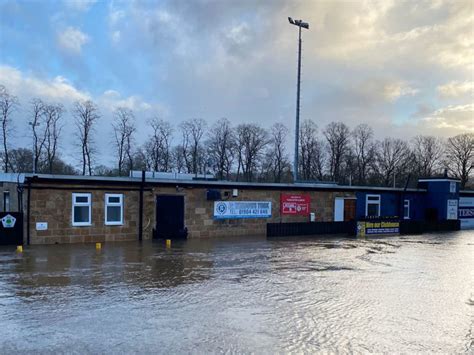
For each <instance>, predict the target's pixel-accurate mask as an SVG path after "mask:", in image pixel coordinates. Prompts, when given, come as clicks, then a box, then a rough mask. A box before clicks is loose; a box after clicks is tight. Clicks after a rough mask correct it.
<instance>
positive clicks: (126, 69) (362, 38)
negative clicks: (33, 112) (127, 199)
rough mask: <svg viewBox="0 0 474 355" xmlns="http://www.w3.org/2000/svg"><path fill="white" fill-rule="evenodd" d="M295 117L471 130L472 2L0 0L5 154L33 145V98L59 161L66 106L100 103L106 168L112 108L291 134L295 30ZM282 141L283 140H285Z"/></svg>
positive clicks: (68, 125)
mask: <svg viewBox="0 0 474 355" xmlns="http://www.w3.org/2000/svg"><path fill="white" fill-rule="evenodd" d="M288 16H291V17H293V18H295V19H303V20H304V21H306V22H309V25H310V28H309V30H304V31H303V56H302V84H301V85H302V86H301V119H312V120H313V121H314V122H316V123H317V125H318V126H319V127H320V129H323V128H324V126H325V125H326V124H328V123H329V122H331V121H341V122H344V123H346V124H347V125H348V126H350V127H354V126H356V125H357V124H359V123H368V124H369V125H370V126H372V127H373V129H374V131H375V134H376V136H377V138H380V139H381V138H384V137H386V136H392V137H401V138H405V139H409V138H411V137H413V136H415V135H417V134H426V135H435V136H439V137H448V136H452V135H455V134H459V133H465V132H474V2H473V1H469V0H468V1H462V0H458V1H441V0H431V1H415V0H413V1H395V0H393V1H392V0H383V1H364V0H357V1H355V0H354V1H339V0H335V1H329V0H327V1H326V0H325V1H322V0H313V1H309V0H306V1H279V0H275V1H266V0H254V1H247V0H220V1H211V0H202V1H192V0H172V1H94V0H69V1H47V0H43V1H38V0H36V1H35V0H30V1H8V0H0V84H2V85H5V86H6V87H7V89H8V90H9V91H10V92H11V93H12V94H14V95H16V96H18V98H19V99H20V103H21V107H20V108H19V109H18V110H17V111H16V112H15V114H14V123H15V138H14V141H13V145H14V146H15V147H19V146H26V145H27V144H28V142H29V141H30V138H29V137H30V136H29V134H30V133H29V132H28V131H27V127H28V126H27V122H28V121H29V114H30V107H29V103H30V101H31V99H32V98H35V97H39V98H42V99H43V100H45V101H47V102H51V103H62V104H63V105H64V106H65V108H66V109H67V110H68V111H67V112H66V114H65V116H64V122H65V130H64V139H63V144H62V145H63V149H62V155H63V157H64V158H65V159H66V160H68V161H72V160H73V159H74V158H75V156H76V153H75V151H74V146H73V144H72V141H73V139H72V134H73V133H74V124H73V117H72V115H71V108H72V104H73V103H74V102H75V101H76V100H86V99H90V100H93V101H94V102H96V103H97V105H98V106H99V108H100V112H101V115H102V120H101V122H100V124H99V126H98V127H97V143H98V145H99V151H100V152H101V155H100V157H101V159H102V163H104V164H109V165H110V164H111V159H112V158H111V155H112V148H111V142H112V132H111V122H112V119H113V114H112V113H113V111H114V109H116V108H117V107H127V108H129V109H131V110H133V112H134V114H135V117H136V121H137V126H138V133H139V134H138V135H137V143H143V141H144V140H145V138H146V136H147V135H148V134H149V129H148V128H147V121H148V120H149V119H150V118H152V117H160V118H163V119H165V120H168V121H170V122H171V123H173V124H174V125H178V124H179V123H180V122H181V121H183V120H186V119H189V118H203V119H205V120H206V121H207V122H208V124H209V125H212V124H213V123H214V122H215V121H217V120H218V119H219V118H222V117H226V118H228V119H229V120H230V121H231V122H232V123H233V124H235V125H237V124H239V123H250V122H254V123H259V124H261V125H262V126H264V127H270V126H271V125H272V124H273V123H276V122H282V123H284V124H286V125H287V126H288V127H290V128H292V127H293V126H294V120H295V105H296V72H297V70H296V68H297V67H296V65H297V45H298V42H297V39H298V32H297V28H296V27H295V26H292V25H290V24H289V23H288V20H287V17H288ZM290 137H291V135H290Z"/></svg>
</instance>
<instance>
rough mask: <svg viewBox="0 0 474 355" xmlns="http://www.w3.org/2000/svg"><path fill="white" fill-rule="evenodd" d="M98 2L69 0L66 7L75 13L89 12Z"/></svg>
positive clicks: (93, 0) (94, 0) (65, 3)
mask: <svg viewBox="0 0 474 355" xmlns="http://www.w3.org/2000/svg"><path fill="white" fill-rule="evenodd" d="M96 2H97V0H67V1H65V2H64V5H65V6H66V7H67V8H69V9H71V10H74V11H80V12H85V11H88V10H89V9H90V8H91V7H92V6H93V5H94V4H95V3H96Z"/></svg>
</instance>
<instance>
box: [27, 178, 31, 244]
mask: <svg viewBox="0 0 474 355" xmlns="http://www.w3.org/2000/svg"><path fill="white" fill-rule="evenodd" d="M27 199H28V201H27V205H26V245H30V210H31V180H30V179H28V196H27Z"/></svg>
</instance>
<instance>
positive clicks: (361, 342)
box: [0, 231, 474, 353]
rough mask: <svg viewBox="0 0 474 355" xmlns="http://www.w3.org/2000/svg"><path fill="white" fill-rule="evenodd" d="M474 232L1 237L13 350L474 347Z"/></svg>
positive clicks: (1, 293)
mask: <svg viewBox="0 0 474 355" xmlns="http://www.w3.org/2000/svg"><path fill="white" fill-rule="evenodd" d="M473 272H474V233H473V232H466V231H465V232H459V233H451V234H440V235H424V236H417V237H397V238H385V239H371V240H351V239H275V240H265V239H225V240H203V241H192V240H191V241H184V242H173V246H172V248H171V249H166V248H165V246H164V245H163V244H162V243H152V242H144V243H143V244H138V243H117V244H113V243H107V244H105V245H104V246H103V248H102V250H100V251H96V250H95V246H94V245H93V244H90V245H72V246H70V245H57V246H44V247H42V246H41V247H40V246H34V247H30V248H27V249H26V250H25V252H24V253H23V254H22V255H20V254H16V253H15V252H14V247H11V248H7V247H3V248H1V249H0V325H1V330H2V337H0V349H2V353H5V352H7V353H8V352H17V351H21V352H71V351H72V352H77V353H84V352H94V353H97V352H100V353H116V352H150V351H159V352H160V353H166V352H171V353H176V352H198V353H205V352H227V351H230V352H238V353H241V352H245V353H247V352H255V353H275V352H280V353H281V352H298V353H300V352H317V351H321V352H356V353H362V352H378V353H380V352H404V353H409V352H443V353H460V352H472V351H473V350H474V345H473V335H474V329H473V327H474V322H473V319H474V287H473V286H474V274H473Z"/></svg>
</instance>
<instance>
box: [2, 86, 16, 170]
mask: <svg viewBox="0 0 474 355" xmlns="http://www.w3.org/2000/svg"><path fill="white" fill-rule="evenodd" d="M18 105H19V102H18V99H17V97H16V96H13V95H11V94H10V93H9V92H8V91H7V89H6V87H5V86H3V85H0V115H1V116H0V120H1V123H2V144H3V164H4V165H3V169H4V171H5V172H6V173H8V168H9V166H10V162H9V151H8V149H9V147H8V145H9V144H8V140H9V138H10V135H11V133H12V129H13V127H12V123H11V115H12V113H13V111H14V110H15V109H16V108H17V107H18Z"/></svg>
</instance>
